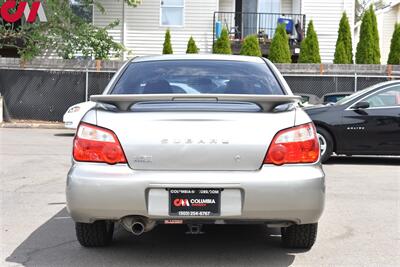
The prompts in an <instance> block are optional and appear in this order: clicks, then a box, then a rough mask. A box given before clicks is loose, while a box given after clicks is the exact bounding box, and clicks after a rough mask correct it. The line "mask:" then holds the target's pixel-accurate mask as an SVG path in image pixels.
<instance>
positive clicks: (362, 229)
mask: <svg viewBox="0 0 400 267" xmlns="http://www.w3.org/2000/svg"><path fill="white" fill-rule="evenodd" d="M72 138H73V131H69V130H58V129H57V130H55V129H7V128H0V179H1V184H0V190H1V193H0V194H1V202H0V208H1V213H0V227H1V228H0V230H1V232H0V249H1V259H0V265H1V266H21V265H22V266H45V267H46V266H85V267H88V266H333V265H335V266H400V158H399V157H397V158H385V157H350V158H344V157H335V158H333V159H332V160H330V161H329V162H328V163H327V164H325V165H324V170H325V172H326V175H327V180H326V183H327V201H326V209H325V212H324V214H323V216H322V218H321V221H320V223H319V231H318V238H317V242H316V244H315V245H314V247H313V248H312V249H311V250H309V251H305V250H288V249H284V248H282V247H281V245H280V233H279V231H277V230H276V229H266V228H265V227H263V226H260V225H250V226H240V225H228V226H226V225H225V226H224V225H212V226H207V227H205V229H204V230H205V233H204V234H202V235H186V234H185V232H186V228H185V227H184V226H182V225H175V226H168V225H164V226H158V227H156V228H155V229H154V230H153V231H151V232H149V233H146V234H144V235H142V236H139V237H135V236H132V235H131V234H129V233H127V232H125V231H124V230H123V229H121V228H119V227H117V229H116V233H115V237H114V242H113V245H112V246H111V247H107V248H96V249H88V248H83V247H81V246H80V245H79V243H78V242H77V241H76V238H75V231H74V223H73V221H72V220H71V218H70V217H69V216H68V213H67V211H66V209H65V194H64V190H65V178H66V174H67V172H68V169H69V166H70V164H71V158H70V154H71V150H72Z"/></svg>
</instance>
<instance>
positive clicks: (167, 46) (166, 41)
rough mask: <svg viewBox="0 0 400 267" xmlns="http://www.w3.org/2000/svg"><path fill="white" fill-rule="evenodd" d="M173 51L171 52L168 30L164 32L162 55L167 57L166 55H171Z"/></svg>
mask: <svg viewBox="0 0 400 267" xmlns="http://www.w3.org/2000/svg"><path fill="white" fill-rule="evenodd" d="M173 53H174V51H173V50H172V45H171V33H170V31H169V29H167V31H166V32H165V39H164V44H163V54H164V55H168V54H173Z"/></svg>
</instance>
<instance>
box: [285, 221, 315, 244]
mask: <svg viewBox="0 0 400 267" xmlns="http://www.w3.org/2000/svg"><path fill="white" fill-rule="evenodd" d="M317 229H318V223H313V224H300V225H292V226H289V227H282V228H281V233H282V243H283V246H284V247H286V248H303V249H310V248H311V247H312V246H313V245H314V243H315V239H316V238H317Z"/></svg>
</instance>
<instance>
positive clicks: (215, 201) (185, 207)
mask: <svg viewBox="0 0 400 267" xmlns="http://www.w3.org/2000/svg"><path fill="white" fill-rule="evenodd" d="M221 191H222V190H221V189H214V188H211V189H204V188H171V189H168V200H169V204H168V206H169V211H168V212H169V215H170V216H182V217H210V216H220V214H221Z"/></svg>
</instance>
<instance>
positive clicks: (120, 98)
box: [90, 94, 301, 112]
mask: <svg viewBox="0 0 400 267" xmlns="http://www.w3.org/2000/svg"><path fill="white" fill-rule="evenodd" d="M300 99H301V97H300V96H294V95H235V94H136V95H92V96H91V97H90V100H91V101H94V102H98V103H104V104H111V105H113V106H116V107H117V108H118V109H120V110H123V111H126V110H128V109H129V108H130V107H131V106H132V105H134V104H136V103H140V102H152V101H158V102H160V101H161V102H170V101H183V102H205V101H206V102H248V103H254V104H256V105H258V106H260V107H261V108H262V110H263V111H264V112H269V111H271V110H272V109H274V108H275V107H277V106H279V105H283V104H289V103H296V102H298V101H299V100H300Z"/></svg>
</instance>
